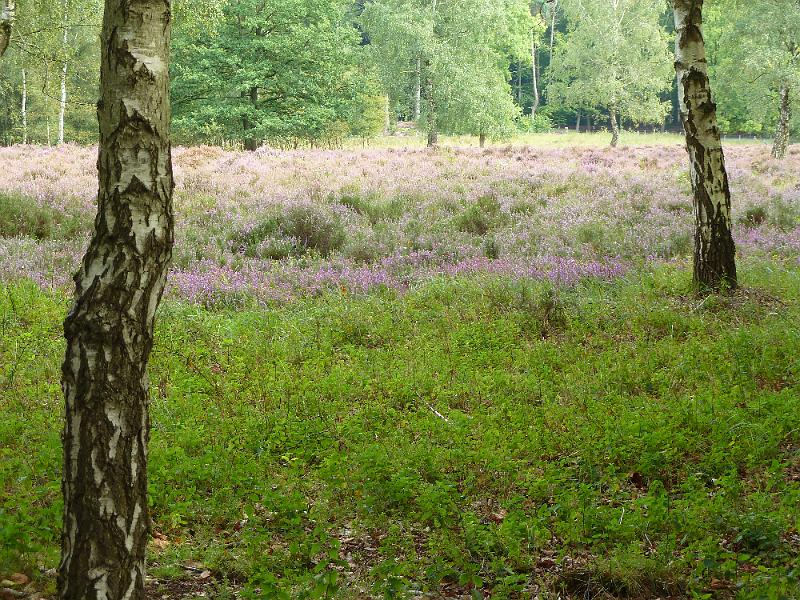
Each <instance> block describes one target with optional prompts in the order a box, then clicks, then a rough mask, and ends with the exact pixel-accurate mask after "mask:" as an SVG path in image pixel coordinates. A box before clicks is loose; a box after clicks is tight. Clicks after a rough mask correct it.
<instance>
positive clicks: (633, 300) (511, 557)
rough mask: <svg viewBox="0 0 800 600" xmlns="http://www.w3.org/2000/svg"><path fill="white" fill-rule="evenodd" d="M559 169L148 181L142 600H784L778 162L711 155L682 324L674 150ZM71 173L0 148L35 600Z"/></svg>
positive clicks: (798, 405)
mask: <svg viewBox="0 0 800 600" xmlns="http://www.w3.org/2000/svg"><path fill="white" fill-rule="evenodd" d="M561 139H564V138H558V137H552V138H548V139H547V140H545V142H546V143H542V144H538V145H522V144H515V145H511V146H494V147H490V148H487V149H485V150H480V149H477V148H468V147H454V146H444V147H442V148H440V149H438V150H436V151H430V150H425V149H422V148H414V147H409V148H390V147H384V148H375V149H369V148H367V149H347V150H339V151H322V150H319V151H286V152H279V151H275V150H269V149H262V150H259V151H256V152H253V153H240V152H230V151H224V150H222V149H219V148H215V147H194V148H178V149H176V150H175V151H174V162H175V175H176V181H177V188H176V193H175V212H176V220H177V228H176V245H175V254H174V266H173V270H172V272H171V275H170V278H169V284H168V288H167V292H166V299H165V302H164V303H163V305H162V307H161V309H160V316H159V320H158V324H157V328H156V329H157V331H156V346H155V350H154V355H153V357H152V360H151V364H150V381H151V389H152V427H153V431H152V439H151V450H150V461H151V464H150V503H151V507H152V517H153V538H152V541H151V544H150V547H149V552H150V558H149V569H150V571H149V575H150V579H149V581H148V593H149V595H150V597H152V598H161V599H165V600H168V599H172V598H192V597H213V598H225V599H228V598H236V597H241V598H245V599H257V598H269V599H271V598H343V599H348V600H351V599H367V598H498V599H499V598H509V599H511V598H520V599H521V598H542V599H544V598H552V599H555V598H563V599H566V598H576V599H577V598H606V599H608V598H642V599H643V598H656V597H658V598H747V599H756V598H759V599H760V598H767V599H775V600H778V599H781V598H786V599H792V598H798V597H800V532H799V530H800V511H798V505H800V359H798V356H800V302H799V300H800V149H798V148H796V147H792V148H790V151H789V155H788V156H787V158H786V159H785V160H782V161H777V160H773V159H770V158H769V148H768V147H766V146H764V145H759V144H747V143H742V144H732V145H730V147H728V148H727V151H726V152H727V154H726V156H727V159H728V168H729V173H730V176H731V188H732V192H733V203H734V219H735V223H736V229H735V237H736V242H737V248H738V257H739V270H740V280H741V283H742V289H741V290H739V291H737V292H736V293H734V294H727V293H725V294H718V295H710V296H707V297H705V298H699V297H696V296H695V295H694V294H693V293H692V291H691V265H690V256H691V250H692V237H691V236H692V220H693V215H692V209H691V199H690V183H689V180H688V169H687V159H686V154H685V151H684V150H683V148H682V146H681V145H680V143H679V139H678V138H677V137H674V138H670V137H660V136H652V137H648V136H641V137H640V138H636V139H634V138H627V139H624V140H623V141H626V142H628V144H629V145H627V146H626V147H623V148H619V149H616V150H611V149H607V148H603V147H599V146H598V145H597V144H595V141H597V140H599V139H600V138H599V137H590V136H586V138H583V139H589V140H590V143H589V144H588V145H572V146H565V145H563V144H562V143H560V142H559V140H561ZM570 139H571V138H570ZM603 139H604V138H603ZM637 139H638V142H637V141H636V140H637ZM528 141H530V140H528ZM656 141H657V142H658V143H655V142H656ZM648 142H649V143H648ZM95 159H96V150H95V149H92V148H81V147H77V146H70V145H67V146H62V147H59V148H43V147H34V146H28V147H21V146H15V147H10V148H0V579H2V578H3V577H8V576H10V575H11V574H12V573H13V572H17V571H18V572H23V573H25V574H27V576H29V577H31V578H32V579H33V585H34V586H35V587H36V589H37V590H39V591H40V592H41V594H43V595H44V596H45V597H51V596H52V594H53V589H54V587H53V586H54V579H53V573H54V571H53V569H54V568H55V567H56V566H57V560H58V540H59V531H60V525H61V523H60V518H61V513H60V511H61V504H60V503H61V493H60V460H61V445H60V438H59V435H60V429H61V424H60V417H59V414H60V410H61V404H62V399H61V391H60V387H59V378H60V360H61V357H62V356H63V352H64V344H63V339H62V337H61V321H62V319H63V316H64V314H65V311H66V309H67V307H68V305H69V301H68V299H69V294H70V292H71V287H70V286H71V283H70V276H71V273H72V272H73V271H74V270H75V269H76V266H77V264H78V261H79V260H80V256H81V254H82V252H83V248H84V246H85V244H86V240H87V235H88V232H89V230H90V227H91V221H92V218H93V214H94V198H95V194H96V178H97V176H96V172H95V167H94V164H95ZM0 587H2V586H0Z"/></svg>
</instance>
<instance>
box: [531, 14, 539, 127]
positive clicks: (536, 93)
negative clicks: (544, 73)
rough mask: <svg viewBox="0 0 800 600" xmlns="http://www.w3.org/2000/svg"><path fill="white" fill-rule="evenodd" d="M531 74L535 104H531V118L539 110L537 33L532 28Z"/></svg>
mask: <svg viewBox="0 0 800 600" xmlns="http://www.w3.org/2000/svg"><path fill="white" fill-rule="evenodd" d="M531 65H532V67H531V74H532V75H533V104H532V105H531V118H532V119H533V118H535V117H536V111H537V110H539V76H538V73H537V72H536V69H537V68H538V67H537V66H536V35H535V34H534V32H533V31H532V30H531Z"/></svg>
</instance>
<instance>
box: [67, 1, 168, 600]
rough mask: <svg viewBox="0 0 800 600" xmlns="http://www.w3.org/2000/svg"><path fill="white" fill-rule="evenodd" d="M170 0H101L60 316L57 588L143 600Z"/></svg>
mask: <svg viewBox="0 0 800 600" xmlns="http://www.w3.org/2000/svg"><path fill="white" fill-rule="evenodd" d="M169 40H170V2H169V0H106V2H105V12H104V17H103V33H102V44H101V46H102V48H101V69H100V101H99V103H98V111H97V114H98V121H99V124H100V150H99V159H98V172H99V173H98V174H99V192H98V214H97V218H96V219H95V230H94V234H93V236H92V238H91V241H90V243H89V247H88V249H87V251H86V254H85V256H84V257H83V260H82V263H81V267H80V269H79V271H78V273H77V274H76V276H75V283H76V293H75V300H74V303H73V305H72V308H71V310H70V311H69V314H68V316H67V318H66V321H65V323H64V334H65V338H66V341H67V350H66V356H65V359H64V363H63V366H62V387H63V390H64V396H65V403H66V411H65V425H64V433H63V444H64V472H63V494H64V520H63V532H62V546H61V564H60V566H59V574H58V594H59V598H60V599H61V600H101V599H102V600H142V599H143V598H144V569H145V562H144V559H145V547H146V544H147V536H148V530H149V525H150V518H149V514H148V508H147V443H148V438H149V430H150V421H149V416H148V381H147V374H146V367H147V361H148V358H149V355H150V350H151V348H152V344H153V323H154V319H155V313H156V308H157V307H158V304H159V301H160V299H161V294H162V291H163V289H164V283H165V279H166V273H167V266H168V264H169V261H170V257H171V253H172V244H173V214H172V189H173V177H172V166H171V158H170V142H169V121H170V107H169V98H168V89H169V68H168V65H169Z"/></svg>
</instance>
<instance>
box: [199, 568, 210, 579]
mask: <svg viewBox="0 0 800 600" xmlns="http://www.w3.org/2000/svg"><path fill="white" fill-rule="evenodd" d="M198 577H199V578H200V579H208V578H209V577H211V571H209V570H208V569H206V570H205V571H203V572H202V573H200V575H198Z"/></svg>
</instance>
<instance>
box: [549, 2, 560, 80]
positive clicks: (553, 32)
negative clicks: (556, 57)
mask: <svg viewBox="0 0 800 600" xmlns="http://www.w3.org/2000/svg"><path fill="white" fill-rule="evenodd" d="M557 12H558V0H555V1H554V2H553V8H552V13H551V14H550V62H548V63H547V64H548V65H552V64H553V45H554V43H555V40H556V13H557ZM548 68H549V67H548Z"/></svg>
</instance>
